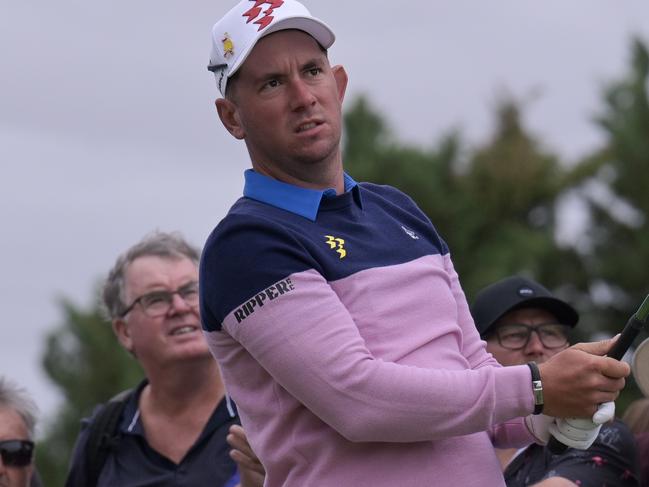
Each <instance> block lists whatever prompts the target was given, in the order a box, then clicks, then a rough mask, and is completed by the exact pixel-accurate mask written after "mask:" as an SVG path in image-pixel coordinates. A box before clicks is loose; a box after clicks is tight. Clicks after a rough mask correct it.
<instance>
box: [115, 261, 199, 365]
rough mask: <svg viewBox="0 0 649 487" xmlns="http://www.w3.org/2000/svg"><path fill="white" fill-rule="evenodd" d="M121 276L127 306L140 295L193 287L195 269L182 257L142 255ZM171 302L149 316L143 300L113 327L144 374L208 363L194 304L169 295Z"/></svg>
mask: <svg viewBox="0 0 649 487" xmlns="http://www.w3.org/2000/svg"><path fill="white" fill-rule="evenodd" d="M124 277H125V303H126V305H130V304H131V303H132V302H133V301H135V300H136V299H138V298H140V297H141V296H156V294H157V293H158V292H160V291H163V292H164V291H167V292H173V291H176V290H178V289H191V285H192V283H196V282H197V281H198V269H197V267H196V265H195V264H194V262H192V261H191V260H190V259H188V258H184V257H183V258H178V259H171V258H162V257H157V256H144V257H139V258H137V259H135V260H134V261H133V262H132V263H131V264H130V265H129V266H128V268H127V270H126V273H125V276H124ZM150 293H156V294H153V295H152V294H150ZM171 299H172V301H171V306H170V307H169V309H168V311H167V312H166V313H164V314H161V315H157V316H153V317H152V316H150V314H151V313H150V312H149V313H147V309H146V305H145V303H146V302H147V301H146V300H141V301H140V302H138V304H136V305H135V306H134V308H133V309H132V310H131V311H130V312H129V313H128V314H127V315H126V316H125V317H124V318H122V319H118V320H115V321H114V323H113V328H114V330H115V333H116V334H117V336H118V338H119V340H120V342H121V343H122V345H123V346H124V347H125V348H126V349H127V350H129V351H131V352H132V353H133V354H134V355H135V356H136V357H137V359H138V360H139V361H140V362H141V364H142V365H143V366H144V368H145V370H146V369H147V367H160V366H164V365H170V364H171V365H173V364H174V363H177V362H178V361H179V360H191V359H203V358H209V359H211V355H210V353H209V349H208V347H207V343H206V341H205V338H204V336H203V332H202V329H201V324H200V319H199V314H198V306H197V305H191V304H189V303H187V302H186V301H185V300H184V299H183V298H181V296H180V295H179V294H173V295H172V296H171ZM190 301H191V300H190ZM149 311H150V310H149ZM154 314H155V313H154Z"/></svg>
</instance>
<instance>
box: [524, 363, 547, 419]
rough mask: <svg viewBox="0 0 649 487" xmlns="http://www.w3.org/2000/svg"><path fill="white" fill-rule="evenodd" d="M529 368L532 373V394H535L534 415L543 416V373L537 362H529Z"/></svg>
mask: <svg viewBox="0 0 649 487" xmlns="http://www.w3.org/2000/svg"><path fill="white" fill-rule="evenodd" d="M527 366H528V367H529V368H530V372H532V392H533V393H534V412H533V413H532V414H541V413H542V412H543V383H541V372H539V366H538V365H536V362H528V363H527Z"/></svg>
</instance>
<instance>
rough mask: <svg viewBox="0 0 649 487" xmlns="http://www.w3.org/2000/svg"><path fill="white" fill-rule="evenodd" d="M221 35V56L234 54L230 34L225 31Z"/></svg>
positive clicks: (225, 56) (226, 56) (227, 56)
mask: <svg viewBox="0 0 649 487" xmlns="http://www.w3.org/2000/svg"><path fill="white" fill-rule="evenodd" d="M223 35H224V37H223V39H221V42H222V43H223V57H224V58H226V59H228V58H229V57H230V56H234V43H233V42H232V39H230V34H228V33H227V32H226V33H225V34H223Z"/></svg>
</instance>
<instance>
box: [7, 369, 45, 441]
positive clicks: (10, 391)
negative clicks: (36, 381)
mask: <svg viewBox="0 0 649 487" xmlns="http://www.w3.org/2000/svg"><path fill="white" fill-rule="evenodd" d="M0 408H7V409H12V410H14V411H15V412H16V413H17V414H18V415H19V416H20V417H21V418H22V420H23V422H24V423H25V427H26V428H27V434H28V435H29V439H30V440H33V439H34V435H35V433H36V419H37V416H38V407H37V406H36V403H35V402H34V400H33V399H32V398H31V396H30V395H29V394H28V393H27V391H26V390H25V389H24V388H23V387H20V386H18V385H17V384H15V383H14V382H12V381H10V380H9V379H7V378H6V377H2V376H0Z"/></svg>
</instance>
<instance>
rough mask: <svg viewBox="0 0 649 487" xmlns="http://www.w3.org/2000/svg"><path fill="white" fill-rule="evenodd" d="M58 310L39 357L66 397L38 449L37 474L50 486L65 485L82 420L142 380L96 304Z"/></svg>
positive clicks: (67, 303)
mask: <svg viewBox="0 0 649 487" xmlns="http://www.w3.org/2000/svg"><path fill="white" fill-rule="evenodd" d="M61 309H62V312H63V322H62V324H61V325H60V326H59V327H58V328H57V329H55V330H54V331H53V332H51V333H50V334H49V335H48V337H47V339H46V340H47V347H46V352H45V355H44V358H43V367H44V368H45V371H46V372H47V374H48V376H49V377H50V379H51V380H52V381H53V382H54V384H55V385H56V386H57V387H58V388H59V389H60V391H61V392H62V394H63V397H64V398H65V402H64V403H63V405H62V406H61V408H60V410H59V411H58V412H56V413H55V414H54V415H51V416H50V418H51V419H50V423H49V426H48V428H47V431H46V434H45V438H44V440H43V441H42V442H41V443H40V444H39V446H38V452H37V464H38V469H39V471H40V472H41V475H42V477H43V478H44V479H45V480H46V481H47V484H48V485H63V483H64V481H65V476H66V472H67V468H68V465H69V461H70V456H71V453H72V449H73V446H74V442H75V439H76V437H77V434H78V433H79V428H80V420H81V418H83V417H86V416H88V415H89V414H90V413H91V412H92V410H93V408H94V406H96V405H97V404H99V403H101V402H104V401H106V400H107V399H109V398H110V397H112V396H113V395H115V394H116V393H117V392H119V391H121V390H123V389H127V388H129V387H133V386H134V385H136V384H137V383H138V382H139V381H140V380H141V378H142V376H143V375H142V371H141V369H140V368H139V365H137V362H136V361H135V360H134V359H132V358H131V357H130V356H129V355H128V353H127V352H126V351H124V349H123V348H122V347H121V346H120V345H119V344H118V342H117V340H116V338H115V336H114V335H113V331H112V328H111V325H110V323H109V322H108V321H106V320H105V319H104V318H103V316H102V313H101V312H100V307H99V303H98V302H95V303H94V304H93V306H92V307H91V308H90V309H87V310H84V309H81V308H80V307H78V306H76V305H74V304H73V303H71V302H70V301H68V300H62V301H61Z"/></svg>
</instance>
